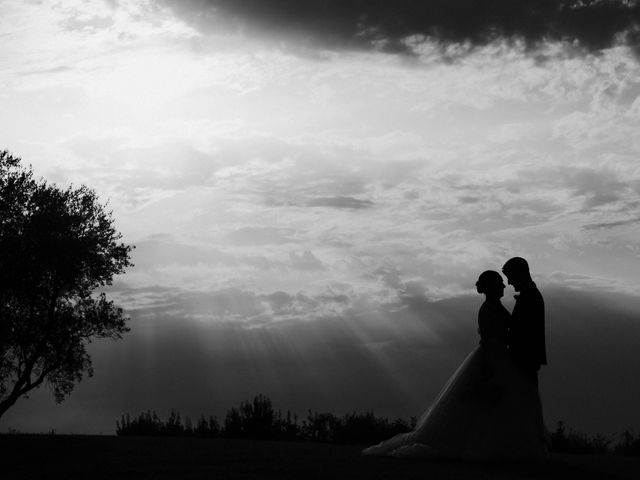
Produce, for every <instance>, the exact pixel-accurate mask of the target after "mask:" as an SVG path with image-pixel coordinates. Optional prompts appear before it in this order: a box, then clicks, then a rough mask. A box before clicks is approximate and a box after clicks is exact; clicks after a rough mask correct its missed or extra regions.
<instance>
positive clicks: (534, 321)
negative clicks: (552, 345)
mask: <svg viewBox="0 0 640 480" xmlns="http://www.w3.org/2000/svg"><path fill="white" fill-rule="evenodd" d="M515 298H516V305H515V307H513V312H512V313H511V324H510V327H509V350H510V352H511V356H512V358H513V360H514V362H515V364H516V366H517V367H518V368H519V369H520V370H521V371H522V372H523V373H524V374H525V375H527V377H529V378H530V379H531V381H533V382H535V384H536V386H537V385H538V370H540V366H541V365H546V364H547V353H546V347H545V334H544V300H543V298H542V294H541V293H540V291H539V290H538V288H537V287H536V284H535V283H533V282H530V283H528V284H527V285H526V286H525V287H523V288H521V290H520V294H519V295H516V296H515Z"/></svg>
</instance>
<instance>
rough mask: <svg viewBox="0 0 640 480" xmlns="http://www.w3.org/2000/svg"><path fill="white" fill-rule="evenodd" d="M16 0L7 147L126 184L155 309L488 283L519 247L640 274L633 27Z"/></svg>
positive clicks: (200, 310) (565, 262)
mask: <svg viewBox="0 0 640 480" xmlns="http://www.w3.org/2000/svg"><path fill="white" fill-rule="evenodd" d="M2 8H3V15H2V17H1V19H0V38H1V39H2V40H1V42H0V87H1V88H0V132H2V134H1V137H0V141H1V144H0V147H1V148H7V149H9V150H11V151H12V152H13V153H14V154H16V155H18V156H21V157H23V158H24V160H25V162H27V163H31V164H33V166H34V169H35V170H36V173H37V174H40V175H42V176H44V177H45V178H47V179H49V180H52V181H55V182H58V183H60V184H63V185H66V184H68V183H71V182H73V183H74V184H80V183H84V184H87V185H89V186H91V187H93V188H95V189H96V190H97V191H98V192H99V194H100V195H101V197H102V198H103V199H105V201H106V200H108V201H109V206H110V208H112V209H113V212H114V216H115V218H116V219H117V224H118V227H119V228H120V229H121V231H122V232H123V234H124V237H125V241H127V242H129V243H133V244H136V245H137V249H136V250H135V254H134V262H135V263H136V267H135V268H133V269H131V271H130V272H128V273H127V274H126V276H124V277H122V278H121V279H119V280H118V282H117V284H116V285H115V286H114V289H113V292H112V293H113V294H114V295H115V298H116V299H117V300H118V301H119V302H120V303H121V304H122V305H123V306H125V307H127V308H129V309H130V310H131V311H138V312H139V314H140V315H144V314H150V315H151V314H154V313H153V312H157V311H158V309H164V311H174V312H175V313H176V314H180V315H184V316H191V317H193V318H198V319H202V320H234V321H236V320H237V321H247V322H249V324H251V325H254V324H256V325H261V324H263V323H264V322H270V321H271V320H273V319H281V320H291V319H296V318H313V317H315V318H318V317H323V316H327V315H329V316H331V315H339V314H341V312H344V311H346V310H348V309H351V310H353V309H364V308H365V307H363V305H367V306H370V307H371V308H372V309H376V308H377V306H379V305H383V304H389V303H393V302H395V301H397V300H398V298H400V297H402V296H403V295H408V294H418V293H419V294H425V295H427V297H429V298H432V299H435V298H446V297H451V296H454V295H459V294H463V293H471V292H473V285H474V283H475V280H476V278H477V275H478V274H479V273H480V272H481V271H483V270H485V269H496V270H499V269H500V267H501V265H502V264H503V263H504V261H505V260H506V259H508V258H509V257H511V256H514V255H521V256H524V257H526V258H528V259H529V260H530V263H531V265H532V268H533V271H534V276H535V277H536V279H538V280H539V281H541V282H542V283H544V282H546V283H547V284H548V283H556V284H561V285H565V286H571V287H574V288H577V289H591V288H598V289H605V290H615V291H625V292H628V293H633V294H638V293H640V277H639V276H638V273H637V272H638V264H639V255H640V243H639V241H638V238H640V235H639V233H640V201H639V195H640V165H639V164H638V155H639V154H640V137H639V136H638V135H637V132H638V131H639V128H640V66H639V63H638V60H637V58H636V57H635V56H634V54H633V53H632V52H631V50H630V49H628V48H627V47H622V46H618V47H613V48H610V49H608V50H605V51H603V52H601V53H600V54H585V53H579V52H576V51H573V50H572V48H570V46H567V45H561V44H551V45H547V46H546V47H544V48H542V49H541V50H539V51H536V52H535V53H531V52H527V51H526V50H525V48H524V47H522V46H519V45H518V44H514V45H506V44H504V43H500V42H497V43H494V44H489V45H488V46H484V47H477V48H475V49H472V50H471V51H469V52H462V53H459V52H456V51H455V48H454V49H453V50H451V51H450V52H449V53H450V54H451V55H450V58H448V59H445V58H443V57H442V56H441V54H440V53H439V51H437V50H436V49H434V48H433V46H432V45H430V43H429V42H428V41H427V40H425V39H423V38H419V37H418V38H412V39H409V40H408V42H409V43H410V44H411V46H412V48H413V50H414V52H415V56H414V57H408V56H406V55H405V56H403V55H393V54H389V53H383V52H376V51H358V50H351V51H349V50H333V51H330V50H315V51H309V50H306V51H304V50H300V49H295V48H293V46H291V45H287V44H286V42H283V43H278V42H275V41H272V40H270V41H263V40H264V39H262V38H260V37H259V36H257V35H256V36H254V35H252V33H251V32H240V33H238V32H235V33H234V32H232V31H231V30H225V31H222V30H221V31H219V32H215V31H213V32H211V31H210V32H202V31H197V30H195V29H194V28H192V27H191V26H190V25H188V24H186V23H184V21H183V20H180V19H179V18H178V17H176V16H175V15H174V14H173V12H172V11H171V10H169V9H168V8H165V7H162V6H160V5H159V4H156V3H154V2H151V1H141V2H111V1H100V0H93V1H60V2H55V1H43V2H35V1H34V2H22V1H20V2H19V1H5V2H2ZM165 289H167V290H165ZM166 291H171V292H173V293H172V295H170V296H168V295H167V294H165V293H163V292H166ZM203 298H206V299H207V301H206V302H205V303H203V301H202V299H203Z"/></svg>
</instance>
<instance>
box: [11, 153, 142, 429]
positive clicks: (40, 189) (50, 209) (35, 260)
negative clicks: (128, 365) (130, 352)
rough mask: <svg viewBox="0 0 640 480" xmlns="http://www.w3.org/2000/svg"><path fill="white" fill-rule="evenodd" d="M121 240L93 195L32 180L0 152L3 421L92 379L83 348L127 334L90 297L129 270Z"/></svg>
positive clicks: (104, 305)
mask: <svg viewBox="0 0 640 480" xmlns="http://www.w3.org/2000/svg"><path fill="white" fill-rule="evenodd" d="M120 239H121V234H120V233H119V232H118V231H116V229H115V227H114V220H113V217H112V214H111V212H110V211H107V210H106V209H105V206H104V205H103V204H101V203H100V202H99V199H98V197H97V194H96V193H95V192H94V191H93V190H91V189H90V188H87V187H86V186H81V187H79V188H74V187H73V186H71V187H68V188H66V189H62V188H60V187H58V186H57V185H55V184H50V183H47V182H46V181H45V180H43V179H36V178H34V175H33V172H32V170H31V168H26V167H24V166H23V165H22V164H21V163H20V159H19V158H17V157H14V156H13V155H11V154H10V153H9V152H6V151H2V152H0V416H2V414H4V413H5V412H6V410H7V409H8V408H10V407H11V406H12V405H13V404H14V403H15V402H16V401H17V400H18V399H19V398H20V397H22V396H24V395H26V394H27V393H28V392H29V391H31V390H33V389H34V388H37V387H39V386H41V385H42V384H48V385H49V387H50V388H51V390H52V392H53V394H54V395H55V398H56V401H58V402H61V401H62V400H63V399H64V397H65V396H67V395H68V394H69V393H71V391H72V390H73V387H74V385H75V383H77V382H78V381H80V380H81V379H82V377H83V375H84V374H85V373H86V374H88V375H89V376H91V375H92V374H93V370H92V366H91V358H90V356H89V354H88V353H87V350H86V345H87V343H88V342H90V341H91V340H92V339H95V338H114V339H117V338H121V336H122V334H124V333H125V332H127V331H128V330H129V329H128V327H127V326H126V318H125V316H124V315H123V312H122V310H121V309H120V308H118V307H117V306H115V305H114V304H113V302H111V301H108V300H107V298H106V296H105V295H104V294H100V295H95V294H94V291H95V290H96V288H98V287H102V286H105V285H109V284H111V282H112V279H113V277H114V275H117V274H119V273H122V272H124V270H125V269H126V268H127V267H128V266H131V263H130V260H129V255H130V251H131V248H132V247H130V246H128V245H125V244H123V243H122V242H120Z"/></svg>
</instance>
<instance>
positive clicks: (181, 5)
mask: <svg viewBox="0 0 640 480" xmlns="http://www.w3.org/2000/svg"><path fill="white" fill-rule="evenodd" d="M162 3H165V4H170V5H172V6H173V8H174V9H175V11H176V12H177V13H178V14H180V15H182V16H183V17H184V18H186V19H187V20H188V21H190V22H193V23H194V24H195V25H196V26H197V27H198V28H201V29H203V30H205V31H212V30H214V29H216V28H220V27H221V26H222V25H223V23H224V22H229V21H230V20H231V21H234V22H235V23H236V24H237V25H238V26H245V25H247V26H249V27H250V28H256V29H263V30H266V31H267V32H268V33H271V34H276V35H282V34H285V35H294V36H295V37H296V38H297V39H305V38H306V39H307V40H310V41H312V42H319V43H320V44H321V45H322V46H325V47H326V46H328V47H347V48H374V49H377V50H384V51H391V52H402V53H410V52H411V43H410V39H411V37H414V38H415V36H423V37H429V38H431V39H433V40H434V41H435V42H437V43H441V44H443V45H446V44H449V43H455V44H462V45H468V47H465V48H470V47H473V46H476V45H487V44H488V43H491V42H493V41H495V40H497V39H507V40H523V41H525V42H526V43H527V45H530V46H535V45H536V44H539V43H541V42H545V41H549V40H551V41H558V40H560V41H565V42H567V43H572V42H574V41H575V42H576V43H577V45H578V46H580V47H584V48H586V49H589V50H596V49H602V48H606V47H610V46H611V45H612V44H613V43H615V42H627V43H630V44H635V43H636V42H637V40H638V27H639V24H640V5H638V3H637V2H636V1H634V0H629V1H628V0H586V1H584V0H580V1H578V0H562V1H549V0H535V1H532V0H489V1H486V0H432V1H429V2H425V1H421V0H395V1H393V2H385V1H362V0H298V1H296V2H290V1H286V0H187V1H179V2H178V1H169V0H164V1H163V2H162ZM444 50H445V51H446V50H447V49H446V47H444Z"/></svg>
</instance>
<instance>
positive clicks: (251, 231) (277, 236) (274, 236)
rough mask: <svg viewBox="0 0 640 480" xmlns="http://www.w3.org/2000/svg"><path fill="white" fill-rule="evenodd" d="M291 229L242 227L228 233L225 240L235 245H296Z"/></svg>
mask: <svg viewBox="0 0 640 480" xmlns="http://www.w3.org/2000/svg"><path fill="white" fill-rule="evenodd" d="M295 233H296V231H295V230H294V229H292V228H278V227H243V228H239V229H237V230H234V231H232V232H230V233H228V234H227V235H226V237H225V240H226V241H227V242H228V243H230V244H235V245H282V244H286V243H297V242H298V241H299V240H298V239H296V238H295Z"/></svg>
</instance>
